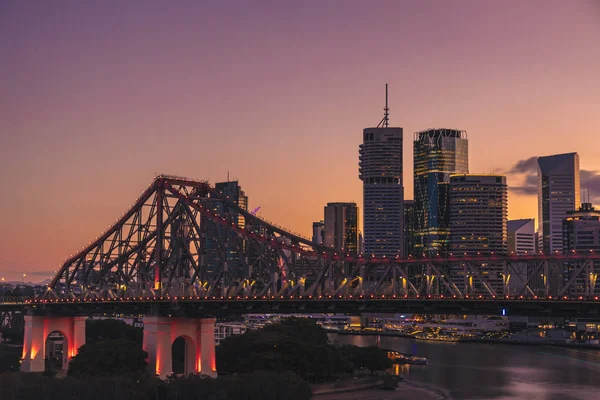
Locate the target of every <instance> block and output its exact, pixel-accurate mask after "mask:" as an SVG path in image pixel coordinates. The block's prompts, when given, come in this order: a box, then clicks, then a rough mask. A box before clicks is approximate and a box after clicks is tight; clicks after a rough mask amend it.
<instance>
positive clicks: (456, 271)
mask: <svg viewBox="0 0 600 400" xmlns="http://www.w3.org/2000/svg"><path fill="white" fill-rule="evenodd" d="M507 217H508V196H507V186H506V177H505V176H502V175H483V174H481V175H479V174H453V175H451V176H450V232H451V235H450V250H451V252H452V253H453V254H461V255H462V254H464V255H469V256H478V255H489V254H496V255H503V254H506V253H507V250H508V241H507V219H508V218H507ZM478 269H479V273H480V274H481V275H482V277H484V278H485V280H486V281H487V282H488V284H489V285H490V286H491V288H492V289H493V290H494V291H495V292H496V293H498V294H501V293H503V279H502V272H503V267H502V263H482V264H481V265H479V268H478ZM451 279H452V281H453V282H454V284H456V285H457V287H458V288H459V289H461V288H462V290H464V291H465V292H466V293H477V292H484V290H488V288H484V287H473V284H472V283H471V281H470V279H469V276H467V274H465V272H464V269H463V268H461V267H458V266H457V267H454V268H453V270H452V273H451Z"/></svg>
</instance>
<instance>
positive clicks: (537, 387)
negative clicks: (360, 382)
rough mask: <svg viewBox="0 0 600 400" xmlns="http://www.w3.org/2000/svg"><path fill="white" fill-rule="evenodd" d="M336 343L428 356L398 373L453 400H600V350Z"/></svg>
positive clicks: (361, 340) (344, 338)
mask: <svg viewBox="0 0 600 400" xmlns="http://www.w3.org/2000/svg"><path fill="white" fill-rule="evenodd" d="M331 339H332V341H333V342H334V343H339V344H354V345H357V346H375V345H378V346H379V347H381V348H385V349H391V350H397V351H400V352H403V353H409V354H413V355H416V356H419V357H426V358H427V360H428V361H429V363H428V365H427V366H419V365H403V366H397V367H396V368H395V372H396V373H397V374H399V375H401V376H404V377H406V378H407V379H409V380H411V381H413V382H417V383H420V384H426V385H430V386H435V387H436V388H439V389H442V390H443V391H444V392H446V393H447V396H448V398H450V399H455V400H463V399H495V400H513V399H514V400H516V399H527V400H590V399H600V351H597V350H583V349H571V348H561V347H555V346H547V345H544V346H529V345H527V346H525V345H506V344H481V343H449V342H431V341H418V340H414V339H407V338H399V337H389V336H387V337H386V336H381V337H378V336H360V335H331Z"/></svg>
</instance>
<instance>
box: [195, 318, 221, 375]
mask: <svg viewBox="0 0 600 400" xmlns="http://www.w3.org/2000/svg"><path fill="white" fill-rule="evenodd" d="M215 321H216V318H202V319H201V320H200V332H199V336H200V368H201V371H200V372H201V373H202V374H204V375H208V376H211V377H213V378H215V377H216V376H217V360H216V356H215Z"/></svg>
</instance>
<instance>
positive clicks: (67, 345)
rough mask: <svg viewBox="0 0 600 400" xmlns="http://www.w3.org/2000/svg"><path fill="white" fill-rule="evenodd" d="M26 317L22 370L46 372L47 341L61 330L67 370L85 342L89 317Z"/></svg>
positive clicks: (64, 364) (63, 367)
mask: <svg viewBox="0 0 600 400" xmlns="http://www.w3.org/2000/svg"><path fill="white" fill-rule="evenodd" d="M24 319H25V338H24V340H23V356H22V359H23V361H22V362H21V371H23V372H44V369H45V361H44V359H45V357H46V341H47V339H48V336H50V334H51V333H53V332H59V333H61V334H62V336H63V359H62V369H63V370H65V371H66V370H67V369H68V368H69V362H70V361H71V359H72V358H73V357H74V356H75V355H76V354H77V351H78V349H79V348H80V347H81V346H83V345H84V344H85V320H86V319H87V317H48V316H37V315H26V316H25V318H24Z"/></svg>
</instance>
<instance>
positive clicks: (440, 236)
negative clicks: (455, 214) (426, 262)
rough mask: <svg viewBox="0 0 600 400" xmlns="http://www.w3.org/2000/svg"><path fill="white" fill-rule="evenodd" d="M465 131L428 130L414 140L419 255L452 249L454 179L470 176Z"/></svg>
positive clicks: (416, 232) (442, 252)
mask: <svg viewBox="0 0 600 400" xmlns="http://www.w3.org/2000/svg"><path fill="white" fill-rule="evenodd" d="M468 149H469V148H468V139H467V133H466V132H465V131H461V130H456V129H444V128H440V129H428V130H425V131H421V132H417V133H415V136H414V196H415V200H414V201H415V204H414V208H415V211H414V212H415V233H414V234H415V244H414V252H415V255H421V254H427V255H437V254H440V255H444V254H447V252H448V250H449V248H450V175H451V174H455V173H459V174H467V173H469V154H468Z"/></svg>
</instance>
